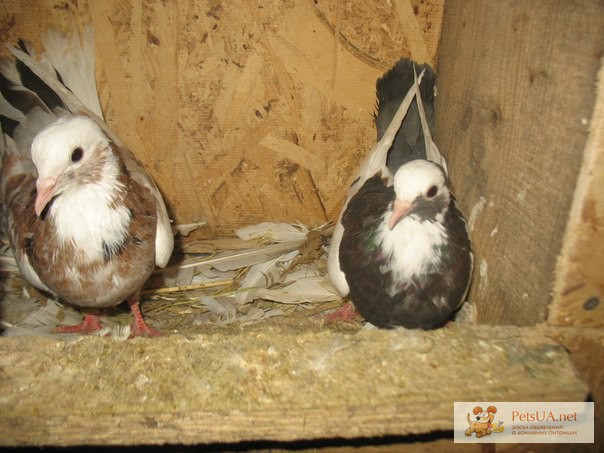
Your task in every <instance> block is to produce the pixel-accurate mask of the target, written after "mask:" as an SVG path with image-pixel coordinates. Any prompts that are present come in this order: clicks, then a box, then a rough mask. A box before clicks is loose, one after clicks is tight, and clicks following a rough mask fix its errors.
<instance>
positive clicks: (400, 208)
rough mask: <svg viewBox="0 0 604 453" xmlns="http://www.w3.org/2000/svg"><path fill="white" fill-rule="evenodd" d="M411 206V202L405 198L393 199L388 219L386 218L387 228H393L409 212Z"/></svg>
mask: <svg viewBox="0 0 604 453" xmlns="http://www.w3.org/2000/svg"><path fill="white" fill-rule="evenodd" d="M412 206H413V204H412V203H410V202H409V201H407V200H399V199H396V200H394V207H393V208H392V215H391V216H390V220H388V228H390V229H393V228H394V227H395V226H396V224H397V223H399V222H400V220H401V219H402V218H403V217H405V216H406V215H407V214H408V213H409V211H410V210H411V207H412Z"/></svg>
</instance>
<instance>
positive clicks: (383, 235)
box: [378, 211, 447, 290]
mask: <svg viewBox="0 0 604 453" xmlns="http://www.w3.org/2000/svg"><path fill="white" fill-rule="evenodd" d="M390 215H391V212H390V211H387V212H386V214H385V215H384V219H383V221H382V223H381V226H380V230H379V232H378V234H379V238H380V240H381V244H382V251H383V253H384V255H385V256H386V257H387V258H388V263H389V264H388V265H385V266H383V268H382V269H380V271H381V272H383V273H386V272H388V271H392V278H393V279H394V281H396V282H407V281H409V280H410V279H411V278H413V277H417V276H419V275H422V274H423V273H425V272H426V271H427V270H428V269H429V268H430V267H432V266H437V265H438V264H439V262H440V254H437V253H434V248H435V247H438V246H440V245H442V244H444V243H445V241H446V239H447V233H446V231H445V228H444V227H443V225H442V224H441V223H436V222H430V221H424V222H421V221H419V220H418V219H417V218H416V217H415V216H413V215H410V216H408V217H406V218H404V219H403V220H401V221H400V222H399V223H398V225H396V227H394V229H392V230H390V229H389V228H388V220H387V219H388V217H389V216H390ZM393 290H394V288H393Z"/></svg>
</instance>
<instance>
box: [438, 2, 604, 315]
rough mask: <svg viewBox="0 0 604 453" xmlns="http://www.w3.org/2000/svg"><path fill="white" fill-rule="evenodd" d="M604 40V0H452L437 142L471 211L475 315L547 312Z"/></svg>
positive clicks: (465, 206) (466, 208)
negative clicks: (492, 0) (520, 0)
mask: <svg viewBox="0 0 604 453" xmlns="http://www.w3.org/2000/svg"><path fill="white" fill-rule="evenodd" d="M603 43H604V4H603V3H602V2H592V1H589V0H582V1H577V2H573V3H572V4H571V3H569V2H566V1H554V2H552V1H545V0H539V1H534V2H516V1H512V0H504V1H499V2H484V1H470V2H468V1H459V0H450V1H447V6H446V9H445V15H444V20H443V39H442V41H441V47H440V49H439V56H440V59H439V74H438V75H439V92H438V97H437V106H436V114H437V121H436V124H437V133H436V143H437V144H438V145H439V147H440V149H441V151H442V152H443V154H445V155H446V157H447V158H448V162H449V169H450V172H451V179H452V183H453V188H454V191H455V194H456V196H457V198H458V200H459V202H460V205H461V207H462V209H463V211H464V212H465V213H466V215H467V216H468V218H469V220H470V227H471V238H472V240H473V244H474V250H475V269H476V271H475V274H474V277H473V281H472V287H471V290H470V295H469V297H470V299H471V300H473V301H474V302H476V305H477V308H478V320H479V322H483V323H498V324H516V325H531V324H534V323H538V322H541V321H545V320H546V318H547V309H548V305H549V303H550V301H551V295H550V293H551V289H552V286H553V283H554V271H555V264H556V258H557V256H558V254H559V253H560V249H561V246H562V238H563V235H564V232H565V230H566V225H567V221H568V213H569V210H570V207H571V202H572V199H573V194H574V190H575V184H576V181H577V177H578V175H579V170H580V167H581V164H582V162H583V150H584V149H585V143H586V141H587V136H588V128H589V122H590V118H591V115H592V112H593V107H594V101H595V91H594V89H595V81H596V76H597V72H598V70H599V68H600V64H601V63H600V58H601V55H602V52H603V50H604V49H603ZM601 241H602V238H601V236H600V238H599V243H600V244H601V243H602V242H601Z"/></svg>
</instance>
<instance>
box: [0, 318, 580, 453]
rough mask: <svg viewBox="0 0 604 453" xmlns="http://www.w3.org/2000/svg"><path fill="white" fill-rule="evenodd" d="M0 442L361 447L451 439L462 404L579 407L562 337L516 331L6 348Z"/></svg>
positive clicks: (271, 334) (318, 332)
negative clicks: (394, 440) (343, 443)
mask: <svg viewBox="0 0 604 453" xmlns="http://www.w3.org/2000/svg"><path fill="white" fill-rule="evenodd" d="M0 370H1V371H0V404H1V407H2V411H0V443H1V444H2V445H13V446H14V445H86V444H91V445H92V444H97V445H133V444H138V445H142V444H163V443H179V444H194V443H210V442H236V441H243V440H279V441H289V440H296V439H318V438H335V437H337V438H356V437H365V436H382V435H404V434H413V433H416V434H417V433H427V432H432V431H438V430H451V429H452V426H453V402H454V401H475V400H478V401H485V400H490V401H582V400H584V398H585V397H586V395H587V392H588V389H587V386H586V385H585V384H584V383H583V382H582V381H581V379H579V378H578V377H577V373H576V371H575V369H574V368H573V367H572V365H571V363H570V361H569V357H568V354H567V352H566V351H565V349H564V348H562V347H561V346H559V345H558V344H557V343H556V342H555V341H553V340H551V339H549V338H547V337H546V336H544V335H542V334H539V333H535V331H534V330H532V329H531V330H528V329H521V328H516V327H484V326H481V327H467V326H466V327H464V326H452V327H449V328H445V329H441V330H438V331H432V332H418V331H406V330H391V331H384V330H372V331H370V330H362V331H355V332H346V331H344V332H338V331H334V330H331V329H327V328H314V329H306V330H302V331H300V332H292V330H291V329H284V328H277V327H269V326H267V325H265V326H263V327H262V328H256V329H253V328H250V329H246V330H241V331H240V332H238V333H237V334H232V333H224V334H220V333H214V334H209V335H196V336H189V337H184V336H180V335H171V336H166V337H163V338H158V339H134V340H130V341H126V342H117V341H114V340H111V339H105V338H98V337H84V338H77V339H76V340H75V341H71V342H62V341H56V340H52V339H46V338H25V337H22V338H3V339H1V340H0Z"/></svg>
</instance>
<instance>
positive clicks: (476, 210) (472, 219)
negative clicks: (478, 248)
mask: <svg viewBox="0 0 604 453" xmlns="http://www.w3.org/2000/svg"><path fill="white" fill-rule="evenodd" d="M486 202H487V199H486V198H485V197H482V196H481V197H480V198H479V199H478V201H477V202H476V204H475V205H474V206H472V209H471V210H470V216H469V217H468V228H469V229H470V231H474V224H475V223H476V219H478V215H479V214H480V213H481V212H482V210H483V209H484V205H485V204H486Z"/></svg>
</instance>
